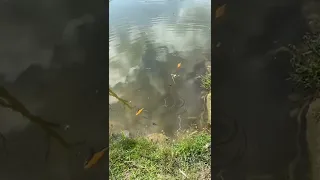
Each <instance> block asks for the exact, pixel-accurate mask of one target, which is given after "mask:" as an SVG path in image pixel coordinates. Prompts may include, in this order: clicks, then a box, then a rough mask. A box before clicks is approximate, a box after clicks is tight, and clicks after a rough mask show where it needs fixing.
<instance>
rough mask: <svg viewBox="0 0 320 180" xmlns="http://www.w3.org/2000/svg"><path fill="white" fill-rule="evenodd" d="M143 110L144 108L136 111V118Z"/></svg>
mask: <svg viewBox="0 0 320 180" xmlns="http://www.w3.org/2000/svg"><path fill="white" fill-rule="evenodd" d="M143 110H144V108H141V109H139V110H138V111H137V113H136V116H138V115H139V114H141V113H142V111H143Z"/></svg>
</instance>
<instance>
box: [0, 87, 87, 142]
mask: <svg viewBox="0 0 320 180" xmlns="http://www.w3.org/2000/svg"><path fill="white" fill-rule="evenodd" d="M0 105H1V106H3V107H5V108H9V109H11V110H13V111H16V112H18V113H20V114H21V115H23V116H24V117H26V118H28V119H29V120H30V122H32V123H35V124H37V125H39V126H40V127H41V128H42V129H43V130H44V131H45V132H46V133H47V134H48V135H49V137H50V138H51V137H52V138H54V139H56V140H57V141H58V142H59V143H60V144H61V145H62V146H63V147H65V148H69V147H71V146H73V145H77V144H79V142H78V143H73V144H70V143H68V142H67V141H66V140H65V139H64V138H63V137H62V136H61V135H60V134H59V133H58V132H56V131H55V130H54V129H52V128H60V127H61V125H60V124H57V123H53V122H49V121H46V120H44V119H42V118H41V117H39V116H36V115H33V114H32V113H30V112H29V111H28V110H27V108H26V107H25V106H24V105H23V104H22V103H20V102H19V101H18V100H17V99H16V98H15V97H13V96H12V95H11V94H10V93H9V92H8V91H7V90H6V89H5V88H4V87H0ZM49 143H50V142H49ZM80 143H83V142H80Z"/></svg>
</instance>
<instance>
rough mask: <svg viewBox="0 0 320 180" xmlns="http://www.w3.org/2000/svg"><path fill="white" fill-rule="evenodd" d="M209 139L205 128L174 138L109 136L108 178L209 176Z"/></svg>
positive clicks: (190, 177) (167, 179) (203, 177)
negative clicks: (153, 138)
mask: <svg viewBox="0 0 320 180" xmlns="http://www.w3.org/2000/svg"><path fill="white" fill-rule="evenodd" d="M158 135H161V134H158ZM162 136H164V135H162ZM158 139H159V138H158ZM210 141H211V136H210V134H208V133H207V132H204V131H201V132H198V131H194V132H191V133H190V132H187V131H186V132H183V133H180V134H179V135H177V137H176V138H175V140H172V139H167V138H165V140H164V139H163V138H162V140H159V141H152V139H151V138H150V137H136V138H126V137H124V136H120V137H118V138H110V151H109V167H110V172H111V173H110V175H109V179H117V180H119V179H135V180H136V179H137V180H138V179H141V180H142V179H145V180H148V179H159V180H160V179H166V180H174V179H203V180H205V179H210V178H211V173H210V166H211V154H210V148H208V143H209V142H210Z"/></svg>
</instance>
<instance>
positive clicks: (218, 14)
mask: <svg viewBox="0 0 320 180" xmlns="http://www.w3.org/2000/svg"><path fill="white" fill-rule="evenodd" d="M226 5H227V4H224V5H222V6H220V7H218V8H217V10H216V18H219V17H221V16H223V15H224V11H225V9H226Z"/></svg>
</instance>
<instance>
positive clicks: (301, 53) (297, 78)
mask: <svg viewBox="0 0 320 180" xmlns="http://www.w3.org/2000/svg"><path fill="white" fill-rule="evenodd" d="M289 47H290V49H291V50H292V54H293V58H292V59H291V65H292V69H293V71H292V73H291V74H290V79H291V80H292V81H293V82H294V83H296V84H297V85H298V86H300V87H302V88H304V89H308V90H310V89H311V90H313V91H318V90H319V89H320V38H319V34H313V35H310V34H306V35H305V36H304V37H303V46H302V47H301V48H296V47H295V46H292V45H291V46H289Z"/></svg>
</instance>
